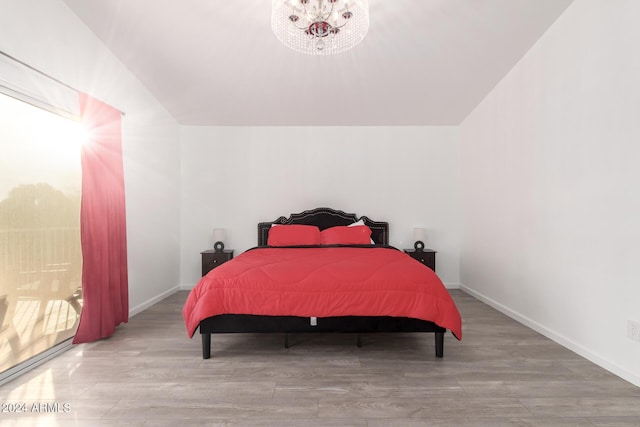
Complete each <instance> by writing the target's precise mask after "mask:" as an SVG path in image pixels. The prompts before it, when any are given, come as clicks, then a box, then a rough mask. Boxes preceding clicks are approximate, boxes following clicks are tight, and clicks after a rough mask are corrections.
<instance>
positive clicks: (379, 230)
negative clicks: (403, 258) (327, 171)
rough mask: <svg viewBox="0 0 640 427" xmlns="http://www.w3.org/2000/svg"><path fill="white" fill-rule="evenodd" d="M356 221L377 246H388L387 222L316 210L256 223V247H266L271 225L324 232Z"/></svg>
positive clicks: (321, 209) (334, 210)
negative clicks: (312, 228)
mask: <svg viewBox="0 0 640 427" xmlns="http://www.w3.org/2000/svg"><path fill="white" fill-rule="evenodd" d="M358 220H363V221H364V223H365V225H366V226H367V227H369V228H370V229H371V238H372V239H373V241H374V242H375V243H376V244H377V245H388V244H389V223H388V222H380V221H372V220H370V219H369V218H367V217H366V216H362V217H360V218H358V216H356V214H352V213H345V212H343V211H339V210H336V209H331V208H316V209H311V210H308V211H304V212H300V213H294V214H291V215H290V216H289V218H286V217H284V216H281V217H280V218H278V219H276V220H275V221H270V222H261V223H258V246H267V239H268V238H269V229H270V228H271V225H272V224H304V225H315V226H317V227H318V228H320V230H324V229H325V228H329V227H335V226H338V225H349V224H353V223H354V222H356V221H358Z"/></svg>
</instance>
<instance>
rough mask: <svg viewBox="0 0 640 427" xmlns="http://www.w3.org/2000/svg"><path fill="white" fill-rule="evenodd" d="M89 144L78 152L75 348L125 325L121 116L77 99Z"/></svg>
mask: <svg viewBox="0 0 640 427" xmlns="http://www.w3.org/2000/svg"><path fill="white" fill-rule="evenodd" d="M80 108H81V112H82V119H83V122H84V124H85V126H86V128H87V131H88V134H89V140H88V141H87V142H86V143H85V144H84V145H83V147H82V201H81V204H80V239H81V242H82V258H83V261H82V262H83V266H82V298H83V306H82V313H81V314H80V324H79V326H78V330H77V332H76V335H75V338H74V339H73V343H74V344H80V343H84V342H90V341H95V340H98V339H101V338H106V337H108V336H110V335H111V334H113V332H114V331H115V328H116V326H118V325H119V324H120V323H122V322H125V323H126V322H127V321H128V320H129V290H128V276H127V236H126V218H125V198H124V174H123V167H122V141H121V126H120V116H121V114H120V111H118V110H116V109H115V108H113V107H111V106H109V105H107V104H104V103H102V102H100V101H98V100H96V99H93V98H91V97H90V96H88V95H85V94H80Z"/></svg>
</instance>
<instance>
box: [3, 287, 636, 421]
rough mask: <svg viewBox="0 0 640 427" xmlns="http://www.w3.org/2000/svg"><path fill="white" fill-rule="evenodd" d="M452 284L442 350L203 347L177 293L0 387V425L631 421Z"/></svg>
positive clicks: (610, 394) (334, 343)
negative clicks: (190, 330) (453, 309)
mask: <svg viewBox="0 0 640 427" xmlns="http://www.w3.org/2000/svg"><path fill="white" fill-rule="evenodd" d="M451 293H452V295H453V297H454V299H455V301H456V303H457V304H458V307H459V309H460V311H461V313H462V316H463V328H464V332H463V333H464V340H463V341H462V342H458V341H456V340H455V338H454V337H453V336H452V335H451V334H450V333H449V334H447V336H446V337H445V354H444V359H436V358H435V356H434V340H433V335H432V334H380V335H376V334H370V335H364V336H363V347H361V348H357V347H356V345H355V344H356V338H355V336H353V335H350V334H329V335H325V334H322V335H314V334H304V335H293V336H291V337H290V344H291V347H290V348H289V349H285V348H283V337H282V335H278V334H274V335H253V334H243V335H218V336H214V337H213V338H212V358H211V359H209V360H203V359H202V356H201V349H200V339H199V336H196V337H195V338H194V339H193V340H191V339H189V338H188V337H187V335H186V331H185V329H184V324H183V322H182V318H181V314H180V313H181V308H182V304H183V302H184V300H185V298H186V295H187V294H186V292H179V293H177V294H175V295H172V296H171V297H169V298H167V299H166V300H164V301H162V302H161V303H159V304H157V305H155V306H154V307H152V308H150V309H148V310H146V311H145V312H143V313H141V314H139V315H137V316H135V317H133V318H132V319H131V320H130V322H129V323H128V324H126V325H123V326H121V327H119V328H118V330H117V332H116V334H115V335H114V336H113V337H112V338H110V339H107V340H104V341H100V342H98V343H93V344H87V345H81V346H76V347H74V348H72V349H71V350H69V351H67V352H66V353H64V354H62V355H60V356H59V357H57V358H55V359H53V360H51V361H49V362H47V363H45V364H44V365H42V366H40V367H38V368H36V369H35V370H34V371H31V372H29V373H27V374H25V375H24V376H22V377H20V378H18V379H16V380H14V381H13V382H10V383H8V384H5V385H4V386H2V387H0V403H2V405H3V407H2V409H3V410H8V409H10V408H9V406H10V405H9V404H12V405H13V407H12V408H13V409H14V410H15V409H16V406H15V405H16V404H18V405H20V404H25V406H23V408H26V410H27V413H7V412H3V413H0V425H2V426H11V425H18V426H36V425H65V426H66V425H81V426H92V427H93V426H113V425H115V426H171V427H178V426H235V425H238V426H246V425H249V426H296V427H299V426H369V427H377V426H403V427H404V426H409V427H410V426H640V388H638V387H635V386H633V385H631V384H629V383H627V382H625V381H624V380H622V379H620V378H618V377H616V376H614V375H612V374H610V373H608V372H607V371H605V370H603V369H601V368H599V367H597V366H595V365H594V364H592V363H590V362H588V361H586V360H584V359H583V358H581V357H579V356H577V355H575V354H574V353H572V352H571V351H569V350H566V349H565V348H563V347H561V346H559V345H557V344H555V343H553V342H551V341H549V340H548V339H546V338H544V337H542V336H540V335H539V334H537V333H535V332H533V331H532V330H530V329H528V328H526V327H524V326H522V325H520V324H518V323H516V322H514V321H513V320H511V319H509V318H507V317H505V316H504V315H502V314H500V313H498V312H496V311H495V310H493V309H492V308H490V307H488V306H487V305H485V304H483V303H481V302H479V301H477V300H475V299H474V298H472V297H471V296H469V295H467V294H465V293H463V292H462V291H459V290H453V291H451ZM34 404H35V406H34ZM36 409H39V410H40V411H41V412H34V410H36ZM55 410H58V411H60V412H58V413H52V411H55Z"/></svg>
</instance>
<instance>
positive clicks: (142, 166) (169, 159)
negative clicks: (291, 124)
mask: <svg viewBox="0 0 640 427" xmlns="http://www.w3.org/2000/svg"><path fill="white" fill-rule="evenodd" d="M0 10H1V11H2V12H0V50H2V51H4V52H6V53H8V54H9V55H12V56H14V57H16V58H18V59H19V60H21V61H24V62H26V63H28V64H29V65H31V66H33V67H35V68H37V69H39V70H41V71H43V72H45V73H47V74H49V75H51V76H53V77H55V78H57V79H59V80H61V81H62V82H64V83H66V84H68V85H70V86H73V87H75V88H76V89H78V90H82V91H84V92H86V93H88V94H90V95H92V96H94V97H96V98H98V99H100V100H102V101H105V102H107V103H109V104H111V105H113V106H115V107H116V108H119V109H121V110H123V111H125V112H126V116H125V117H124V118H123V122H122V123H123V124H122V127H123V129H122V131H123V156H124V172H125V191H126V203H127V239H128V254H129V297H130V308H131V310H132V312H133V313H135V312H137V311H140V310H141V309H142V308H144V307H146V306H147V305H149V304H150V303H152V302H153V301H156V300H157V299H158V297H159V296H160V295H163V294H166V293H167V292H171V290H172V289H173V290H174V289H175V288H176V285H177V284H178V283H179V278H178V277H179V262H178V258H179V249H178V247H179V207H178V204H177V200H178V199H179V195H178V191H179V185H178V184H179V175H178V174H179V161H178V156H179V148H178V138H179V135H178V126H177V124H176V123H175V121H174V120H173V119H172V118H171V117H170V116H169V115H168V114H167V112H166V111H165V110H164V109H163V108H161V107H160V105H159V104H158V103H157V101H156V100H155V99H154V98H153V97H151V95H150V94H149V93H148V91H147V90H146V89H145V88H144V87H143V86H142V85H141V84H140V83H139V82H138V81H137V80H136V79H135V78H134V77H133V75H132V74H131V73H129V71H128V70H127V69H125V68H124V67H123V66H122V65H121V63H120V62H119V61H118V60H117V59H116V58H115V57H114V56H113V55H112V54H111V53H110V52H109V51H108V50H107V49H106V48H105V47H104V45H103V44H102V43H101V42H100V41H99V40H98V39H97V38H96V37H95V36H94V34H93V33H92V32H90V31H89V30H88V29H87V28H86V26H85V25H84V24H83V23H82V22H81V21H80V20H79V19H78V18H77V17H76V16H75V15H74V14H73V13H72V12H71V11H70V10H69V9H68V8H67V6H66V5H65V4H64V3H63V2H62V1H60V0H47V1H36V0H0Z"/></svg>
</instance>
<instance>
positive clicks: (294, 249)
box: [182, 208, 462, 359]
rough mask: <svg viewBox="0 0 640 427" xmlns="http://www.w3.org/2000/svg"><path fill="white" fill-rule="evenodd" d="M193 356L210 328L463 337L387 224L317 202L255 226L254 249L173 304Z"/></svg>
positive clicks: (440, 347)
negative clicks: (393, 242) (193, 341)
mask: <svg viewBox="0 0 640 427" xmlns="http://www.w3.org/2000/svg"><path fill="white" fill-rule="evenodd" d="M182 314H183V318H184V320H185V326H186V328H187V333H188V334H189V336H190V337H193V335H195V332H196V331H197V330H199V331H200V336H201V339H202V357H203V358H204V359H208V358H210V357H211V334H219V333H260V332H265V333H283V334H284V345H285V347H288V338H289V334H292V333H306V332H350V333H355V334H356V337H357V340H356V343H357V345H358V347H360V346H361V344H362V342H361V339H360V334H363V333H373V332H429V333H434V336H435V355H436V357H443V354H444V335H445V333H446V331H447V330H450V331H451V332H452V333H453V335H454V336H455V337H456V338H457V339H462V326H461V318H460V313H459V312H458V309H457V307H456V306H455V303H454V302H453V300H452V299H451V296H450V295H449V293H448V291H447V290H446V289H445V287H444V285H443V284H442V282H441V281H440V279H439V278H438V276H437V275H436V274H435V272H433V271H432V270H431V269H429V268H428V267H426V266H424V265H423V264H421V263H419V262H418V261H416V260H415V259H413V258H411V257H410V256H408V255H407V254H405V253H404V252H402V251H400V250H398V249H397V248H394V247H392V246H389V224H388V223H387V222H381V221H373V220H371V219H369V218H368V217H366V216H362V217H358V216H357V215H355V214H352V213H345V212H343V211H340V210H335V209H331V208H316V209H312V210H307V211H304V212H301V213H294V214H291V215H289V216H288V217H285V216H281V217H279V218H278V219H276V220H275V221H268V222H261V223H259V224H258V242H257V246H256V247H254V248H251V249H249V250H247V251H245V252H243V253H242V254H240V255H239V256H237V257H235V258H233V259H232V260H230V261H228V262H226V263H224V264H222V265H220V266H218V267H217V268H215V269H213V270H211V271H210V272H209V273H208V274H206V275H205V276H204V277H202V279H201V280H200V281H199V282H198V284H197V285H196V286H195V287H194V289H193V290H192V291H191V292H190V293H189V295H188V297H187V300H186V302H185V305H184V307H183V310H182Z"/></svg>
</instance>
